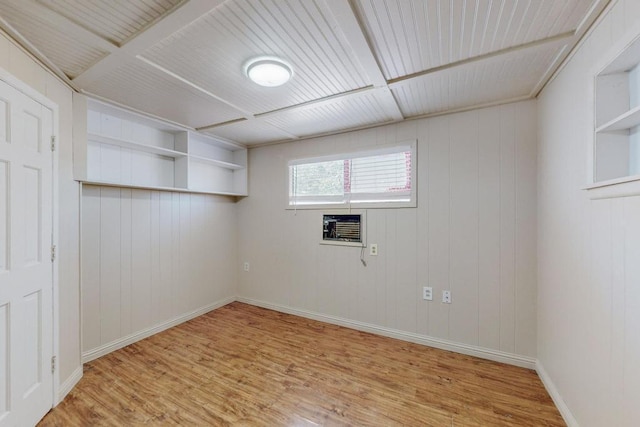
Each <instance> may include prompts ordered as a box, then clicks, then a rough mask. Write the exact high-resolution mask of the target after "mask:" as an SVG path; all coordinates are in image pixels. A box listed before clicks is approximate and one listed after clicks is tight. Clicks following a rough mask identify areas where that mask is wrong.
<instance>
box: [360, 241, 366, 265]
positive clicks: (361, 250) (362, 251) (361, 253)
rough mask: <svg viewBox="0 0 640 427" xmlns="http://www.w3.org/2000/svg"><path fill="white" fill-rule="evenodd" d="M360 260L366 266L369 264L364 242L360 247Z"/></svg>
mask: <svg viewBox="0 0 640 427" xmlns="http://www.w3.org/2000/svg"><path fill="white" fill-rule="evenodd" d="M360 262H361V263H362V265H364V266H365V267H366V266H367V261H365V260H364V244H362V247H361V248H360Z"/></svg>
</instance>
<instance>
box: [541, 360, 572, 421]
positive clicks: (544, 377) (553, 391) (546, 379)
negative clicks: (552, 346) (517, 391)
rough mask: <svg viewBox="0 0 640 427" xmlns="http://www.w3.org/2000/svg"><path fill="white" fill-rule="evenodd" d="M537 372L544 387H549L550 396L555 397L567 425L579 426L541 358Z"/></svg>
mask: <svg viewBox="0 0 640 427" xmlns="http://www.w3.org/2000/svg"><path fill="white" fill-rule="evenodd" d="M536 372H537V373H538V376H539V377H540V380H541V381H542V384H544V388H546V389H547V393H549V396H551V399H553V403H555V404H556V407H557V408H558V411H560V415H562V418H563V419H564V422H565V423H567V426H568V427H579V424H578V421H577V420H576V418H575V417H574V416H573V414H572V413H571V410H570V409H569V407H568V406H567V404H566V403H564V399H562V396H560V392H559V391H558V389H557V388H556V385H555V384H554V383H553V381H551V377H550V376H549V374H547V371H546V370H545V369H544V366H542V363H540V361H539V360H537V361H536Z"/></svg>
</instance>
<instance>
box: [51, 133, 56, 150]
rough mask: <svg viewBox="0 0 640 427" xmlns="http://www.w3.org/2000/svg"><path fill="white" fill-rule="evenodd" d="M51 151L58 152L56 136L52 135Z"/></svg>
mask: <svg viewBox="0 0 640 427" xmlns="http://www.w3.org/2000/svg"><path fill="white" fill-rule="evenodd" d="M51 151H56V136H55V135H51Z"/></svg>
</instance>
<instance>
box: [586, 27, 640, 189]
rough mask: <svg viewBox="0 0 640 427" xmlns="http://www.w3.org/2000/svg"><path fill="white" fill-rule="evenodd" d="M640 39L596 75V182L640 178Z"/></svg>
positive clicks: (608, 182) (594, 169)
mask: <svg viewBox="0 0 640 427" xmlns="http://www.w3.org/2000/svg"><path fill="white" fill-rule="evenodd" d="M638 64H640V38H637V39H635V40H634V41H633V42H632V43H630V44H628V45H627V46H626V47H625V48H624V49H622V50H621V51H618V53H617V55H616V56H615V58H614V59H613V60H612V61H611V62H610V63H609V64H608V65H606V66H605V67H604V68H603V69H602V70H601V71H600V72H599V73H598V74H597V75H596V77H595V136H594V142H595V144H594V152H593V157H594V162H593V172H594V177H593V182H594V184H595V185H597V184H598V183H601V184H602V183H606V184H615V183H618V182H628V181H633V180H640V130H639V125H640V67H639V66H638Z"/></svg>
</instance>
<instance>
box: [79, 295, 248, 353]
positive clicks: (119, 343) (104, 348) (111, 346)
mask: <svg viewBox="0 0 640 427" xmlns="http://www.w3.org/2000/svg"><path fill="white" fill-rule="evenodd" d="M234 301H236V298H235V297H228V298H225V299H222V300H220V301H216V302H214V303H213V304H208V305H205V306H204V307H200V308H198V309H196V310H193V311H191V312H189V313H186V314H182V315H180V316H178V317H174V318H173V319H171V320H167V321H166V322H162V323H159V324H157V325H154V326H152V327H150V328H147V329H143V330H142V331H139V332H136V333H133V334H131V335H128V336H126V337H124V338H121V339H118V340H115V341H112V342H110V343H108V344H105V345H101V346H100V347H97V348H94V349H93V350H89V351H87V352H83V353H82V363H83V364H84V363H87V362H90V361H92V360H94V359H97V358H98V357H102V356H104V355H106V354H108V353H111V352H112V351H116V350H119V349H121V348H123V347H126V346H128V345H130V344H133V343H135V342H137V341H140V340H143V339H145V338H148V337H150V336H151V335H155V334H157V333H158V332H162V331H165V330H167V329H169V328H173V327H174V326H177V325H179V324H181V323H184V322H186V321H188V320H191V319H194V318H196V317H198V316H201V315H203V314H205V313H208V312H210V311H212V310H215V309H217V308H220V307H223V306H225V305H227V304H230V303H232V302H234Z"/></svg>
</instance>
